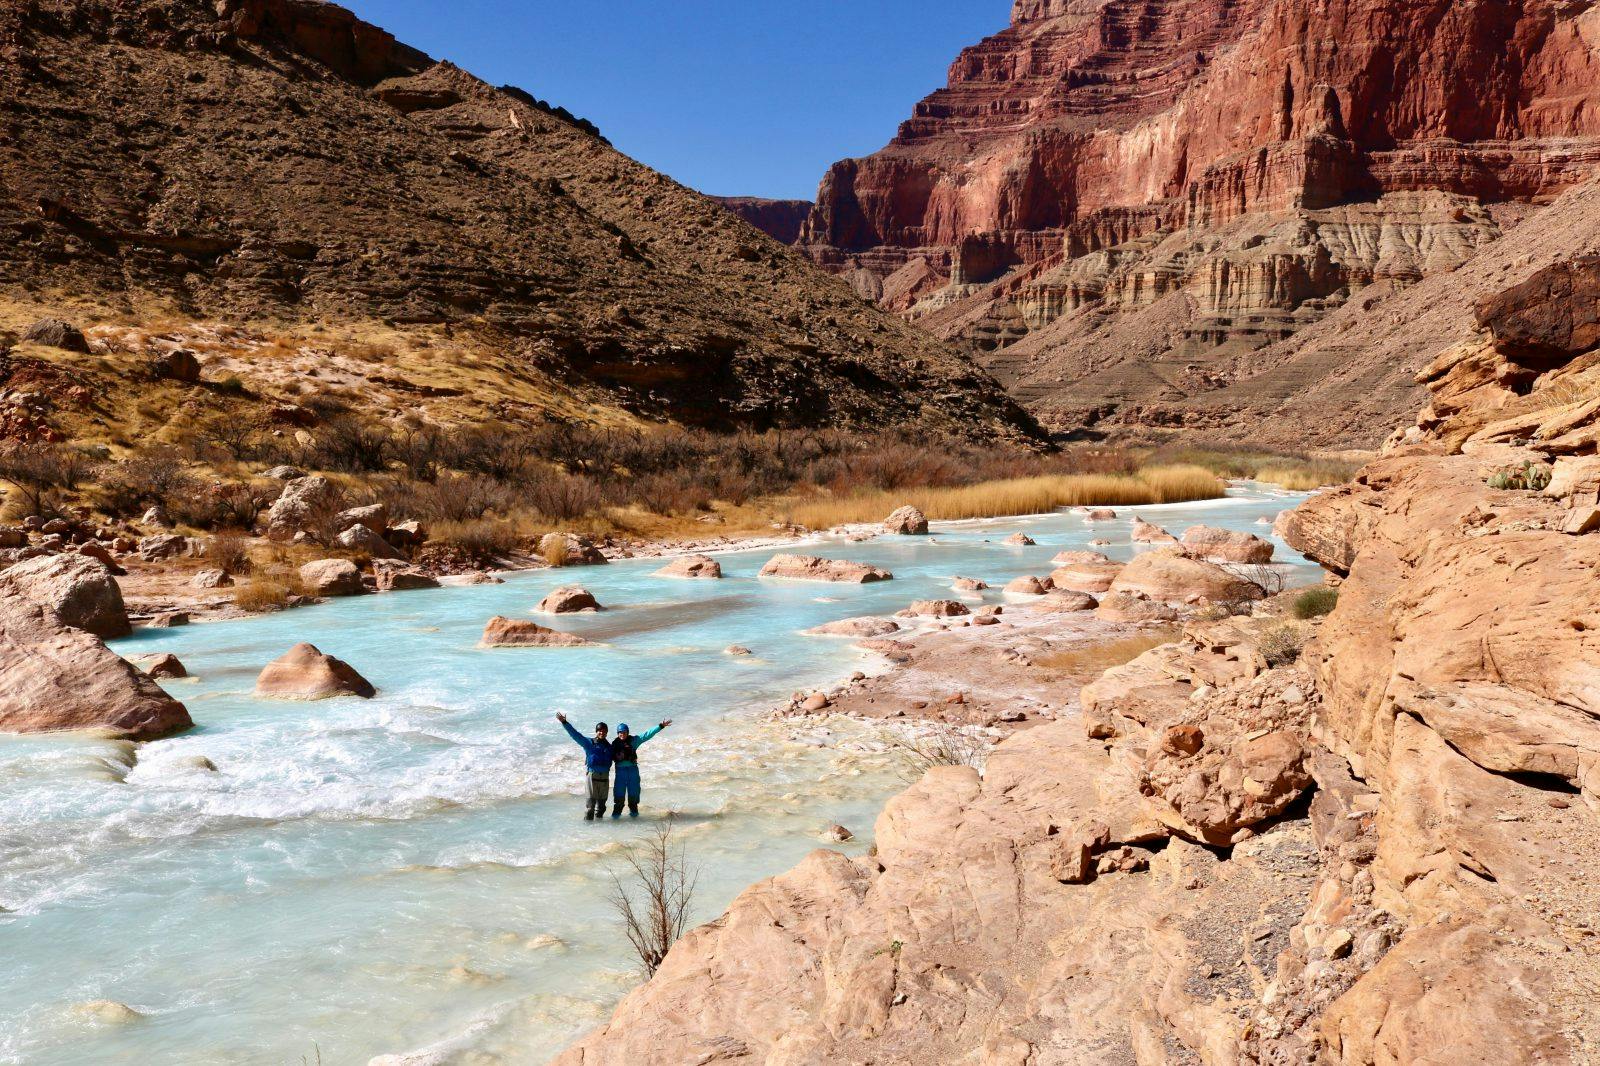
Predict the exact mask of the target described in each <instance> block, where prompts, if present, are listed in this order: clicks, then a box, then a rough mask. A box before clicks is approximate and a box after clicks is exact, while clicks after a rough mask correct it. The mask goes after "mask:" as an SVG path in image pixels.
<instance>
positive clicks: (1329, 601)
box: [1289, 585, 1339, 619]
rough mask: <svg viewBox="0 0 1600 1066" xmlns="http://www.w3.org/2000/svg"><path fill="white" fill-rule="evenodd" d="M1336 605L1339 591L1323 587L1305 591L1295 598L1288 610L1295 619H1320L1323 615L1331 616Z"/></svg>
mask: <svg viewBox="0 0 1600 1066" xmlns="http://www.w3.org/2000/svg"><path fill="white" fill-rule="evenodd" d="M1338 603H1339V590H1338V589H1331V588H1328V587H1327V586H1325V585H1324V586H1321V587H1319V588H1314V589H1306V590H1305V591H1304V592H1302V593H1301V594H1300V595H1298V596H1296V597H1295V598H1294V604H1293V605H1292V606H1291V607H1290V609H1289V610H1290V613H1292V614H1293V615H1294V616H1295V617H1296V618H1300V619H1306V618H1321V617H1322V616H1323V615H1325V614H1331V613H1332V612H1333V609H1334V607H1335V606H1336V605H1337V604H1338Z"/></svg>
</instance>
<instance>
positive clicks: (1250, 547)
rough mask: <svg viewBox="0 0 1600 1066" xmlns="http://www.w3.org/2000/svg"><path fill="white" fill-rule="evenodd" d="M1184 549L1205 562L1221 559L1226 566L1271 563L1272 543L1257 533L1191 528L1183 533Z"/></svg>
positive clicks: (1200, 527) (1209, 527)
mask: <svg viewBox="0 0 1600 1066" xmlns="http://www.w3.org/2000/svg"><path fill="white" fill-rule="evenodd" d="M1183 546H1184V548H1186V549H1188V551H1189V553H1190V554H1192V555H1197V556H1199V557H1200V558H1202V559H1220V560H1222V561H1223V562H1227V563H1270V562H1272V542H1271V541H1270V540H1262V539H1261V538H1260V537H1258V536H1256V535H1255V534H1254V533H1236V532H1234V531H1233V530H1231V529H1216V528H1214V527H1212V526H1190V527H1189V528H1188V529H1186V530H1184V531H1183Z"/></svg>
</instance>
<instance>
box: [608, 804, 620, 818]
mask: <svg viewBox="0 0 1600 1066" xmlns="http://www.w3.org/2000/svg"><path fill="white" fill-rule="evenodd" d="M611 817H613V818H621V817H622V801H621V800H617V805H616V806H615V807H613V808H611Z"/></svg>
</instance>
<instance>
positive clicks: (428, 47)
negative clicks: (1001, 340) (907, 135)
mask: <svg viewBox="0 0 1600 1066" xmlns="http://www.w3.org/2000/svg"><path fill="white" fill-rule="evenodd" d="M342 2H343V3H345V5H346V6H348V7H351V8H352V9H354V10H355V11H356V12H357V13H358V14H360V15H361V16H362V17H363V18H365V19H366V20H367V21H369V22H374V23H376V24H378V25H379V26H382V27H384V28H385V29H387V30H389V31H390V32H391V33H393V34H394V35H395V36H397V37H399V38H400V39H401V40H402V41H405V42H406V43H407V44H410V45H413V46H414V47H417V48H421V49H422V50H423V51H425V52H427V53H428V54H429V55H432V56H434V57H435V58H437V59H449V60H451V61H452V62H454V63H456V64H457V65H458V66H462V67H465V68H466V69H468V70H470V71H472V72H473V73H474V74H477V75H478V76H479V77H481V78H483V79H485V80H486V81H491V82H494V83H495V84H497V85H498V84H506V83H510V84H513V85H518V86H521V87H522V88H524V89H526V90H528V91H529V92H531V93H533V94H534V95H535V96H538V97H540V98H541V99H545V100H549V101H551V102H552V103H556V104H561V105H563V106H565V107H568V108H570V109H571V110H572V111H573V112H574V113H575V114H578V115H581V116H583V117H584V118H587V119H590V120H591V121H593V122H594V123H596V124H597V125H598V126H599V127H600V129H601V132H603V133H604V134H605V135H606V136H607V137H608V138H610V140H611V142H612V143H613V144H615V145H616V146H617V147H618V148H619V149H621V150H622V151H624V152H626V153H628V154H629V155H631V156H633V157H634V158H635V159H638V160H641V161H642V162H645V163H648V164H649V165H651V166H653V167H655V168H656V169H658V170H662V171H665V172H666V173H668V174H670V175H672V176H673V177H674V178H677V179H678V180H679V181H681V182H683V183H684V184H685V185H689V186H692V187H694V188H696V189H699V190H701V191H702V192H708V193H715V194H720V195H750V196H774V197H794V198H799V199H807V200H809V199H811V198H812V197H813V196H814V195H815V194H816V191H817V182H818V180H819V179H820V178H821V177H822V174H823V171H825V170H826V169H827V168H828V166H829V164H831V163H833V162H834V161H835V160H837V159H844V158H846V157H849V156H859V155H866V154H868V153H870V152H874V151H876V150H877V149H879V148H881V147H882V146H883V145H884V143H885V142H887V141H888V140H889V138H890V137H892V136H893V135H894V131H895V127H896V126H897V125H898V124H899V123H900V121H901V119H903V118H905V117H906V116H907V115H909V114H910V112H911V105H912V104H913V103H915V102H916V101H917V100H919V99H921V98H922V97H923V96H926V95H927V94H928V93H929V92H931V91H932V90H934V89H936V88H938V87H939V86H941V85H943V84H944V81H945V72H946V69H947V68H948V67H949V65H950V62H951V60H953V59H954V58H955V57H956V53H957V52H959V51H960V50H961V48H962V47H963V46H965V45H968V44H974V43H976V42H977V41H979V40H980V39H982V38H983V37H985V36H987V35H988V34H992V33H996V32H998V31H999V30H1001V29H1003V28H1004V27H1005V25H1006V22H1007V20H1008V18H1009V16H1010V11H1011V0H785V2H783V3H779V2H776V0H740V2H735V0H572V2H563V3H557V2H554V0H524V2H517V0H452V2H451V3H448V4H441V3H440V2H439V0H342Z"/></svg>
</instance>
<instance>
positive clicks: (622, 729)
mask: <svg viewBox="0 0 1600 1066" xmlns="http://www.w3.org/2000/svg"><path fill="white" fill-rule="evenodd" d="M617 732H619V733H626V732H628V723H627V722H618V723H617Z"/></svg>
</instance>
